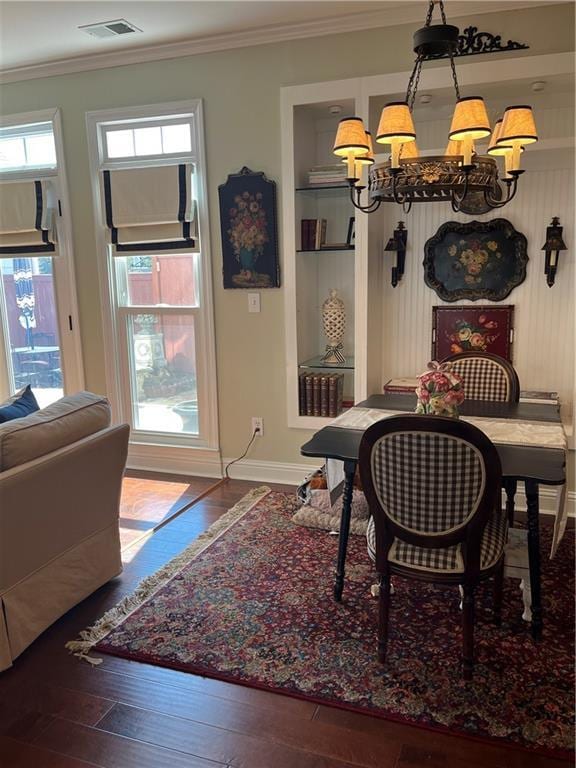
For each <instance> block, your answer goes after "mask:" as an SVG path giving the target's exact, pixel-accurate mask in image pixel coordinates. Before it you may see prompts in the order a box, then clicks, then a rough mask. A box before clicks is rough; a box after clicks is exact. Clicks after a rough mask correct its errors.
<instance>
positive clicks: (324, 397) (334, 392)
mask: <svg viewBox="0 0 576 768" xmlns="http://www.w3.org/2000/svg"><path fill="white" fill-rule="evenodd" d="M343 394H344V374H343V373H300V374H299V376H298V401H299V410H300V416H329V417H331V418H335V417H336V416H338V415H339V414H340V413H341V412H342V399H343Z"/></svg>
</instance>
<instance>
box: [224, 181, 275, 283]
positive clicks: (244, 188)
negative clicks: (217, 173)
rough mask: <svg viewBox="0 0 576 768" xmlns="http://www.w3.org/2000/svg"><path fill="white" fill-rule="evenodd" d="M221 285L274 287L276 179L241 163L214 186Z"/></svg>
mask: <svg viewBox="0 0 576 768" xmlns="http://www.w3.org/2000/svg"><path fill="white" fill-rule="evenodd" d="M218 198H219V201H220V231H221V235H222V273H223V279H224V288H249V289H252V290H254V289H255V288H278V287H280V264H279V260H278V232H277V213H276V211H277V209H276V182H274V181H270V180H269V179H267V178H266V175H265V174H264V173H263V172H262V171H251V170H250V169H249V168H247V167H246V166H244V167H243V168H242V169H241V170H240V172H239V173H233V174H230V175H229V176H228V179H227V180H226V183H225V184H220V186H219V187H218Z"/></svg>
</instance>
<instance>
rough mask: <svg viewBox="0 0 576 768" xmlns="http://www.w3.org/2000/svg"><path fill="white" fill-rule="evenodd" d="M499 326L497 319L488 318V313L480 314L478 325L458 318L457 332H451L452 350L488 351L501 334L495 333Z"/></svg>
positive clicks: (454, 351)
mask: <svg viewBox="0 0 576 768" xmlns="http://www.w3.org/2000/svg"><path fill="white" fill-rule="evenodd" d="M496 328H498V323H497V322H496V321H495V320H488V318H487V317H486V315H480V317H479V318H478V325H476V324H474V323H472V322H470V321H469V320H458V321H457V323H456V324H455V329H454V330H455V332H454V333H452V334H450V342H451V344H450V352H451V353H452V354H457V353H458V352H468V351H472V352H486V351H487V349H488V347H489V345H490V344H492V343H493V342H494V341H495V340H496V339H497V338H498V336H499V335H500V334H499V333H494V330H495V329H496Z"/></svg>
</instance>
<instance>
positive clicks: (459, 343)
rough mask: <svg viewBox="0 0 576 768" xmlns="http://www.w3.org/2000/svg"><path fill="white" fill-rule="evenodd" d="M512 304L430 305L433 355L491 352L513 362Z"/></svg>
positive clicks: (441, 356) (437, 356) (436, 358)
mask: <svg viewBox="0 0 576 768" xmlns="http://www.w3.org/2000/svg"><path fill="white" fill-rule="evenodd" d="M513 315H514V307H513V306H511V305H504V306H501V307H494V306H492V305H486V306H480V307H469V306H458V307H442V306H440V307H432V357H433V358H434V359H435V360H444V358H446V357H448V355H454V354H457V353H459V352H491V353H492V354H495V355H500V357H504V358H506V360H510V362H511V361H512V333H513V331H512V319H513Z"/></svg>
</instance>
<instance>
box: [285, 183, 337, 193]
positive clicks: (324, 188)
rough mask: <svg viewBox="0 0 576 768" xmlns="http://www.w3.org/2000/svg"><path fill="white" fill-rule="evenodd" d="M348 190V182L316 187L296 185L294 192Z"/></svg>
mask: <svg viewBox="0 0 576 768" xmlns="http://www.w3.org/2000/svg"><path fill="white" fill-rule="evenodd" d="M334 189H339V190H349V189H350V185H349V184H323V185H318V186H317V187H296V192H326V191H327V190H334Z"/></svg>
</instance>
